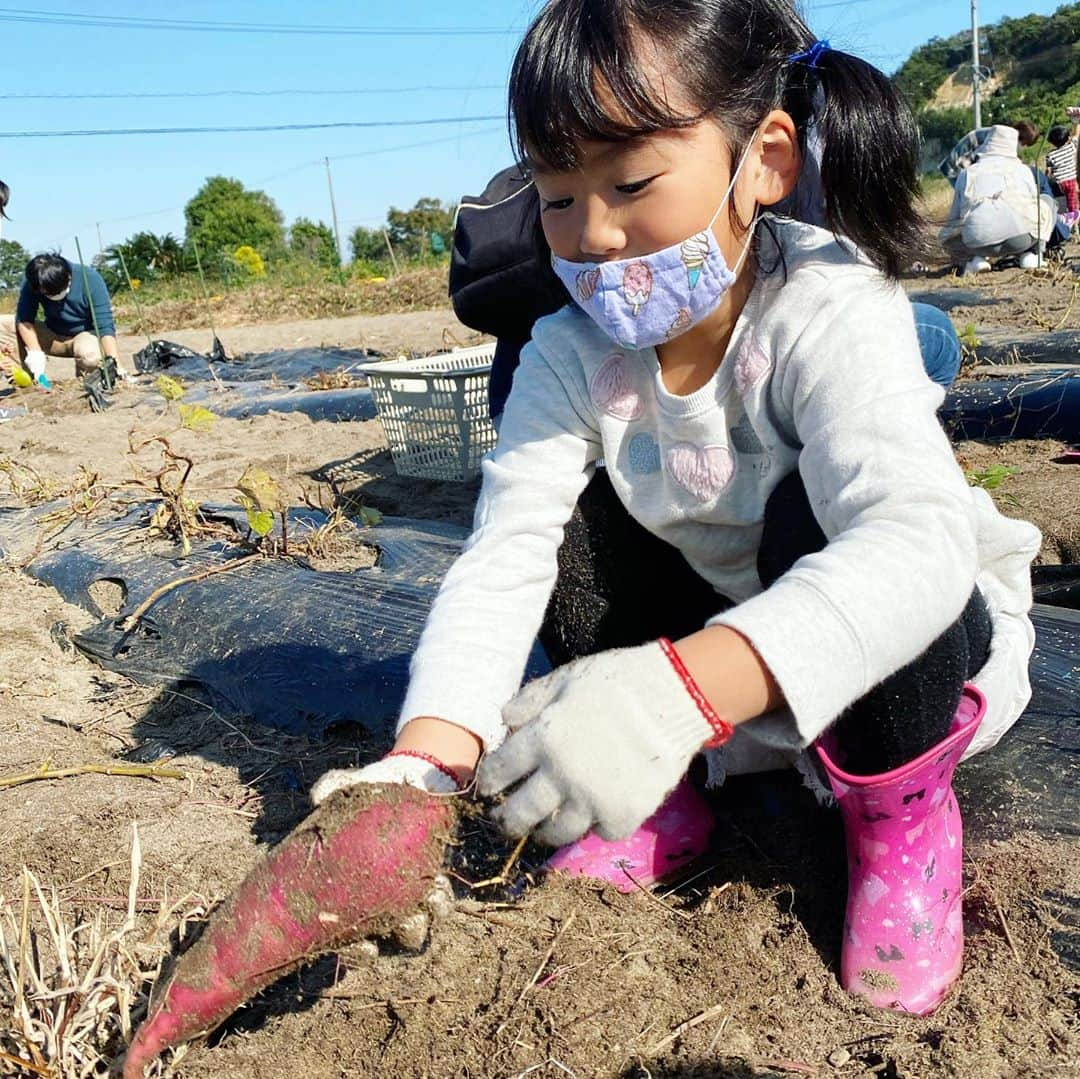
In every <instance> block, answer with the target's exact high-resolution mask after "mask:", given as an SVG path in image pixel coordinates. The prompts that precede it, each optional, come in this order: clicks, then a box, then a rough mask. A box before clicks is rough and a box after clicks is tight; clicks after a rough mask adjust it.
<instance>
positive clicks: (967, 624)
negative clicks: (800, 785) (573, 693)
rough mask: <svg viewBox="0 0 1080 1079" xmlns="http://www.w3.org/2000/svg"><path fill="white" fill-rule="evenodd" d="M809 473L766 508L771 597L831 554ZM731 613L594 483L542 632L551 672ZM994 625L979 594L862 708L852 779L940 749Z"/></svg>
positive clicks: (845, 720)
mask: <svg viewBox="0 0 1080 1079" xmlns="http://www.w3.org/2000/svg"><path fill="white" fill-rule="evenodd" d="M825 542H826V541H825V534H824V533H823V532H822V531H821V528H820V526H819V525H818V523H817V521H816V520H815V519H814V515H813V512H812V511H811V509H810V503H809V500H808V499H807V497H806V490H805V488H804V487H803V484H802V479H801V477H800V476H799V474H798V472H793V473H792V474H791V475H790V476H787V477H786V478H785V479H783V480H782V481H781V482H780V483H779V484H778V485H777V487H776V489H775V490H774V491H773V493H772V495H771V496H770V497H769V501H768V503H767V504H766V506H765V521H764V527H763V531H762V538H761V547H760V549H759V551H758V576H759V577H760V578H761V583H762V584H763V585H764V586H765V587H766V588H768V587H769V586H770V585H771V584H772V583H773V582H774V581H775V580H777V578H779V577H780V576H782V575H783V574H784V573H786V572H787V571H788V570H789V569H790V568H791V567H792V566H793V565H794V564H795V563H796V562H797V561H798V560H799V559H800V558H802V557H803V555H807V554H811V553H812V552H814V551H820V550H821V549H822V548H823V547H824V546H825ZM726 606H730V601H729V600H726V599H725V598H724V597H722V596H718V595H717V593H716V592H715V591H714V590H713V588H712V585H710V584H709V583H708V582H707V581H705V580H704V579H703V578H701V577H699V576H698V575H697V574H696V573H695V572H694V571H693V570H692V569H691V568H690V566H689V564H688V563H687V562H686V559H684V558H683V557H682V555H681V554H680V553H679V551H678V550H677V549H676V548H674V547H672V546H671V545H670V544H668V543H665V542H664V541H663V540H660V539H657V538H656V537H655V536H654V535H652V533H651V532H648V531H646V529H644V528H642V526H641V525H639V524H638V523H637V522H636V521H635V520H634V519H633V518H632V517H631V516H630V515H629V514H628V513H627V511H626V509H625V507H624V506H623V505H622V503H621V502H620V501H619V499H618V496H617V495H616V494H615V491H614V489H613V488H612V486H611V482H610V480H609V479H608V477H607V474H606V472H604V471H603V470H600V471H598V472H597V474H596V475H595V476H594V477H593V479H592V480H591V481H590V483H589V485H588V486H587V487H586V489H585V491H584V493H583V494H582V496H581V498H580V499H579V500H578V505H577V508H576V509H575V510H574V514H573V517H572V518H571V519H570V521H569V523H568V524H567V527H566V537H565V539H564V541H563V544H562V546H561V547H560V548H559V578H558V582H557V583H556V586H555V591H554V593H553V594H552V597H551V602H550V603H549V605H548V609H547V613H546V615H545V617H544V624H543V625H542V626H541V629H540V640H541V643H542V644H543V645H544V647H545V649H546V650H547V653H548V656H549V658H550V659H551V662H552V663H553V664H555V665H556V666H561V665H562V664H564V663H567V662H569V661H570V660H572V659H576V658H577V657H579V656H586V655H591V654H592V653H594V652H601V651H604V650H606V649H609V648H625V647H629V646H632V645H637V644H642V643H644V642H645V641H650V640H655V639H656V638H657V637H670V638H671V639H673V640H677V639H678V638H680V637H685V636H689V635H690V634H691V633H696V632H697V631H698V630H700V629H701V628H702V626H704V624H705V622H706V621H707V620H708V619H709V618H711V617H712V616H713V615H715V614H716V613H717V612H718V611H721V610H723V609H724V608H725V607H726ZM990 637H991V624H990V615H989V612H988V611H987V608H986V603H985V601H984V600H983V598H982V595H981V594H980V593H979V591H978V589H976V590H975V591H973V592H972V594H971V598H970V599H969V600H968V603H967V606H966V607H965V608H964V611H963V613H962V614H961V615H960V617H959V618H958V619H957V620H956V621H955V622H954V623H953V624H952V625H951V626H950V627H949V628H948V629H947V630H946V631H945V632H944V633H943V634H942V635H941V636H940V637H938V638H937V640H935V641H934V642H933V643H932V644H931V645H930V646H929V648H927V650H926V651H925V652H924V653H923V654H922V655H921V656H919V657H918V658H917V659H915V660H913V661H912V662H911V663H909V664H908V665H907V666H906V667H903V668H901V669H900V670H899V671H897V672H896V673H895V674H893V675H891V676H890V677H889V678H887V679H885V681H884V682H882V683H880V684H879V685H878V686H876V687H875V688H874V689H872V690H870V692H869V693H867V694H866V696H864V697H862V698H860V699H859V700H857V701H856V702H855V703H854V704H853V705H851V707H850V708H848V709H847V710H846V711H845V712H844V713H843V714H842V715H841V716H840V718H839V719H838V720H837V722H836V727H835V731H836V734H837V738H838V740H839V743H840V747H841V749H842V750H843V753H844V757H845V766H846V767H847V769H848V770H849V771H851V772H854V773H856V774H862V775H876V774H878V773H880V772H885V771H888V770H890V769H892V768H896V767H898V766H899V765H901V764H904V763H905V762H907V761H909V760H912V759H913V758H915V757H917V756H918V755H919V754H920V753H922V752H924V751H925V750H927V749H929V748H930V747H931V746H932V745H935V744H936V743H937V742H939V741H941V739H942V738H944V737H945V735H946V734H947V733H948V731H949V727H950V726H951V724H952V720H953V716H954V714H955V712H956V707H957V705H958V704H959V701H960V694H961V691H962V689H963V685H964V682H966V681H967V680H968V679H969V678H971V677H972V675H974V674H976V673H978V671H979V670H980V669H981V668H982V666H983V664H984V663H985V662H986V659H987V657H988V656H989V654H990Z"/></svg>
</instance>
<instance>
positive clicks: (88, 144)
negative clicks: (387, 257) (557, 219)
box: [0, 0, 1059, 259]
mask: <svg viewBox="0 0 1080 1079" xmlns="http://www.w3.org/2000/svg"><path fill="white" fill-rule="evenodd" d="M539 6H540V0H470V2H469V3H468V4H464V3H454V2H451V3H446V2H443V3H435V2H434V0H396V2H395V3H393V4H387V3H383V2H380V3H367V2H359V3H358V2H336V0H305V2H303V3H301V2H299V0H232V2H230V3H228V4H222V3H221V2H220V0H187V2H186V3H185V4H183V5H180V6H173V5H170V4H164V3H161V2H160V0H155V2H153V3H151V2H148V0H108V2H102V0H90V2H82V3H80V2H78V0H46V3H45V4H44V5H42V6H41V7H40V8H31V9H27V8H6V7H4V5H3V0H0V40H2V41H3V56H4V60H3V64H2V66H0V100H2V109H3V115H2V119H0V132H25V131H60V130H83V129H100V128H119V127H123V128H129V127H137V128H142V127H181V126H183V127H199V126H226V125H266V124H289V123H337V122H355V121H364V122H375V121H378V122H389V123H391V124H405V123H406V122H408V121H420V120H430V119H435V118H452V119H453V121H454V122H448V123H444V124H439V125H436V126H416V127H408V126H400V127H394V126H390V127H386V128H369V129H353V130H326V131H311V132H286V131H283V132H263V133H251V134H239V133H233V134H185V135H144V136H118V135H116V136H100V137H93V138H76V137H60V136H58V137H50V138H25V137H18V138H0V179H3V180H5V181H6V182H7V183H8V184H9V185H10V186H11V189H12V200H11V204H10V206H9V213H10V215H11V217H12V218H13V220H12V221H11V222H10V223H6V224H5V227H4V236H5V237H7V238H10V239H14V240H18V241H19V242H20V243H22V244H23V245H24V246H25V247H26V248H28V249H29V250H30V251H32V252H33V251H38V250H44V249H49V248H60V249H62V250H63V251H64V253H65V254H68V255H72V256H73V255H74V254H75V236H76V235H77V236H78V237H79V239H80V241H81V244H82V249H83V253H84V255H86V257H87V258H88V259H89V257H90V256H91V254H93V253H96V251H97V249H98V228H97V225H98V223H100V230H101V235H102V239H103V241H104V243H105V244H106V245H108V244H109V243H112V242H116V241H118V240H122V239H124V238H125V237H126V236H129V235H130V234H131V233H133V232H136V231H138V230H141V229H149V230H151V231H153V232H158V233H161V232H173V233H174V234H176V235H178V236H182V235H183V205H184V203H185V202H186V201H187V200H188V199H189V198H190V197H191V196H192V195H193V194H194V193H195V191H196V190H197V189H198V188H199V186H200V185H201V184H202V182H203V180H204V179H205V177H207V176H211V175H218V174H221V175H226V176H233V177H236V178H237V179H239V180H241V181H242V182H243V183H244V184H245V185H247V186H249V187H258V188H261V189H263V190H265V191H266V192H267V193H268V194H270V196H271V197H272V198H273V199H274V200H275V201H276V202H277V204H278V206H279V207H280V208H281V210H282V211H283V213H284V214H285V218H286V221H287V222H288V221H291V220H292V219H293V218H295V217H297V216H300V215H304V216H308V217H313V218H316V219H323V220H325V221H327V222H329V220H330V209H329V198H328V195H327V185H326V171H325V167H324V165H323V158H324V157H327V156H328V157H329V158H330V159H331V168H332V170H333V180H334V190H335V195H336V198H337V204H338V215H339V219H340V222H341V228H342V232H343V234H345V235H347V234H348V233H349V232H350V231H351V230H352V229H353V227H354V226H355V225H357V224H363V225H368V226H375V225H378V224H379V223H380V222H381V221H383V220H384V218H385V213H386V209H387V207H388V206H390V205H397V206H400V207H407V206H411V205H412V204H413V203H414V202H415V201H416V200H417V199H418V198H420V197H422V196H426V195H431V196H435V197H438V198H442V199H444V200H447V201H456V200H457V199H458V198H459V197H460V196H461V195H462V194H466V193H468V194H473V193H476V192H478V191H480V190H481V189H482V188H483V186H484V183H485V182H486V180H487V179H488V177H489V176H490V175H491V174H492V173H494V172H495V171H496V170H497V169H499V168H500V167H502V166H503V165H504V164H507V163H508V162H509V160H510V153H509V144H508V140H507V136H506V125H505V122H504V121H503V120H502V119H501V117H502V116H503V114H504V111H505V99H504V91H503V87H504V85H505V81H506V75H507V71H508V69H509V65H510V61H511V58H512V56H513V52H514V48H515V46H516V44H517V41H518V39H519V38H520V35H521V32H522V30H523V29H524V27H525V26H526V25H527V23H528V20H529V18H530V17H531V15H532V14H533V13H534V12H535V11H536V10H537V9H538V8H539ZM1057 6H1059V4H1058V0H981V2H980V12H981V16H982V20H983V22H985V23H990V22H994V21H996V20H997V19H999V18H1000V17H1001V16H1003V15H1006V14H1008V15H1010V16H1012V17H1018V16H1020V15H1023V14H1026V13H1028V12H1038V13H1042V14H1046V13H1049V12H1051V11H1053V10H1054V9H1055V8H1056V7H1057ZM803 7H804V9H805V10H806V11H807V12H808V14H809V18H810V24H811V26H812V28H813V29H814V30H815V31H816V32H817V33H818V35H819V36H821V37H829V38H831V40H832V42H833V44H834V45H837V46H842V47H844V48H846V49H848V50H849V51H852V52H855V53H858V54H859V55H862V56H864V57H866V58H867V59H870V60H871V61H873V62H874V63H876V64H877V65H878V66H880V67H882V68H883V69H884V70H886V71H892V70H894V69H895V68H896V67H897V66H898V64H900V63H901V62H902V61H903V60H904V59H905V57H906V56H907V55H908V54H909V53H910V51H911V50H912V49H913V48H914V47H916V46H917V45H919V44H921V43H923V42H924V41H925V40H926V39H927V38H929V37H931V36H935V35H937V36H947V35H949V34H952V33H955V32H957V31H959V30H962V29H964V28H965V27H966V26H968V25H969V20H970V5H969V2H968V0H847V2H838V0H808V2H804V4H803ZM26 11H35V12H37V14H38V15H39V16H41V15H46V13H48V12H61V13H63V12H67V13H75V14H78V15H82V16H95V15H96V16H106V17H113V18H115V17H136V18H151V19H170V18H172V19H179V20H187V21H193V20H200V19H202V20H208V21H211V22H216V23H221V22H230V23H261V24H270V23H278V24H293V25H298V24H302V25H306V26H308V27H311V26H313V25H324V26H336V27H342V26H352V27H383V28H389V29H398V28H414V29H416V28H429V29H430V28H437V29H439V30H440V31H442V30H459V29H462V28H472V29H476V28H480V29H488V30H497V31H505V32H501V33H496V34H486V35H475V34H474V35H461V36H455V35H451V34H446V33H441V34H440V35H439V36H394V35H382V36H361V35H348V34H343V33H340V32H338V33H332V34H328V35H319V36H316V35H294V34H251V33H222V32H211V33H203V32H192V31H190V30H167V31H161V30H137V29H116V28H102V27H94V26H72V25H69V24H68V25H65V24H63V23H62V21H57V22H54V23H45V24H41V23H26V22H18V21H10V16H11V14H12V13H13V12H26ZM428 87H438V89H417V88H428ZM236 90H246V91H268V90H272V91H289V92H288V93H280V92H279V93H275V94H273V95H263V96H254V95H252V96H234V95H222V96H214V97H205V96H204V97H177V98H169V97H151V96H148V95H152V94H159V95H160V94H165V93H170V92H184V93H188V94H191V93H195V94H208V93H215V92H219V91H236ZM316 90H321V91H337V92H338V93H334V94H322V95H317V94H311V93H302V91H316ZM340 91H375V92H371V93H348V94H344V93H340ZM28 94H50V95H56V96H59V95H73V96H70V97H67V98H62V99H53V100H43V99H40V98H30V97H25V96H23V97H16V96H14V95H28ZM90 94H100V95H106V94H111V95H129V96H122V97H88V96H85V95H90ZM473 116H497V117H500V119H497V120H494V121H491V120H487V121H483V122H478V123H464V122H460V120H459V119H458V118H462V117H473ZM436 140H437V141H436ZM419 143H425V144H426V145H422V146H421V145H416V144H419ZM410 147H411V148H410Z"/></svg>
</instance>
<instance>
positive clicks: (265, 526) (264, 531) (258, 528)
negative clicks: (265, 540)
mask: <svg viewBox="0 0 1080 1079" xmlns="http://www.w3.org/2000/svg"><path fill="white" fill-rule="evenodd" d="M247 519H248V527H249V528H250V529H251V531H252V532H254V533H255V535H256V536H269V535H270V533H271V532H273V530H274V515H273V514H272V513H271V512H270V511H269V510H257V509H255V507H254V506H248V507H247Z"/></svg>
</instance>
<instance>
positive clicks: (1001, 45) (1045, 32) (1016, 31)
mask: <svg viewBox="0 0 1080 1079" xmlns="http://www.w3.org/2000/svg"><path fill="white" fill-rule="evenodd" d="M982 40H983V44H984V45H987V44H988V45H989V49H988V50H984V55H983V57H982V63H983V65H984V66H985V67H987V68H989V69H990V73H991V74H990V78H989V79H988V80H987V81H985V82H984V83H983V88H982V89H983V99H982V101H983V104H982V116H983V123H984V124H993V123H1001V122H1005V121H1010V120H1021V119H1026V120H1031V121H1032V122H1033V123H1034V124H1036V126H1038V127H1039V128H1040V130H1043V131H1045V130H1046V128H1047V127H1048V126H1050V125H1051V124H1054V123H1061V122H1064V120H1065V106H1066V105H1074V104H1078V103H1080V3H1075V4H1064V5H1062V6H1061V7H1060V8H1058V9H1057V11H1055V12H1054V13H1053V14H1052V15H1025V16H1023V17H1022V18H1016V19H1011V18H1004V19H1002V20H1001V21H1000V22H998V23H995V24H993V25H991V26H987V27H984V28H983V32H982ZM970 64H971V31H970V30H967V31H965V32H963V33H959V34H954V35H953V36H952V37H948V38H931V40H930V41H928V42H927V43H926V44H925V45H923V46H921V47H920V48H918V49H916V50H915V51H914V52H913V53H912V54H911V56H910V57H909V58H908V59H907V60H906V61H905V62H904V64H903V65H902V66H901V67H900V68H899V70H898V71H897V72H896V74H895V75H894V76H893V78H894V80H895V82H896V84H897V85H898V86H899V87H900V89H901V90H903V91H904V93H905V94H906V95H907V97H908V100H909V101H910V102H911V104H912V106H913V107H914V108H915V109H916V110H917V112H918V117H919V125H920V127H921V128H922V132H923V138H924V140H925V142H926V143H927V149H928V152H929V156H931V157H932V156H933V154H934V153H936V152H937V149H938V147H948V146H951V145H952V144H953V143H954V142H955V141H956V140H957V139H959V138H960V137H961V136H962V135H963V134H964V133H965V132H966V131H968V130H970V128H971V89H970V80H971V66H970Z"/></svg>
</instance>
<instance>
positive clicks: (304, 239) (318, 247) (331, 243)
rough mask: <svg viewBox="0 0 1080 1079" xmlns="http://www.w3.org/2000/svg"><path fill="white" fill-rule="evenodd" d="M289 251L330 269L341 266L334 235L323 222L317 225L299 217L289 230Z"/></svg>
mask: <svg viewBox="0 0 1080 1079" xmlns="http://www.w3.org/2000/svg"><path fill="white" fill-rule="evenodd" d="M289 250H290V251H291V252H292V253H293V254H294V255H296V256H297V257H298V258H302V259H307V260H308V261H309V262H315V263H317V264H318V265H320V266H325V267H327V268H328V269H333V268H334V267H337V266H340V265H341V257H340V255H339V254H338V249H337V242H336V241H335V240H334V234H333V232H331V231H330V227H329V226H328V225H326V224H324V223H323V222H322V221H319V222H317V223H316V222H315V221H312V220H310V219H309V218H306V217H298V218H297V219H296V220H295V221H294V222H293V223H292V228H291V229H289Z"/></svg>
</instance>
